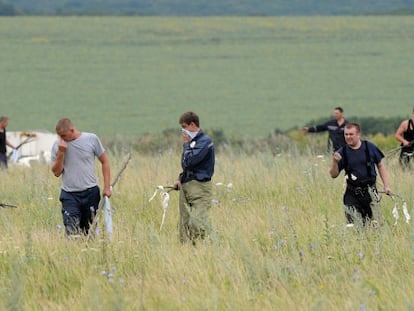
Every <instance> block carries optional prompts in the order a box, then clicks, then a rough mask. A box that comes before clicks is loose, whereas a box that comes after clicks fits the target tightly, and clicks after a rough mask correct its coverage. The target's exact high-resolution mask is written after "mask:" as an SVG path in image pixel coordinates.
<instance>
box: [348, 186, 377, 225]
mask: <svg viewBox="0 0 414 311" xmlns="http://www.w3.org/2000/svg"><path fill="white" fill-rule="evenodd" d="M371 202H372V198H371V196H370V194H369V192H368V188H363V189H360V190H358V191H355V190H351V189H349V188H347V189H346V191H345V194H344V205H345V206H346V210H345V216H346V219H347V221H348V223H350V224H353V223H354V222H355V220H356V218H357V217H359V218H360V219H361V220H362V223H363V224H364V225H365V224H366V222H367V221H370V220H371V219H372V208H371Z"/></svg>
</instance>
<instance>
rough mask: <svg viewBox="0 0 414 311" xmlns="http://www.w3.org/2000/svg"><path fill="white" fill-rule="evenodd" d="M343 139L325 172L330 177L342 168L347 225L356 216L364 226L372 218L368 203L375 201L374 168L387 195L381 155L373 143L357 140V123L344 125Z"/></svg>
mask: <svg viewBox="0 0 414 311" xmlns="http://www.w3.org/2000/svg"><path fill="white" fill-rule="evenodd" d="M345 139H346V143H347V144H346V145H345V146H343V147H341V148H339V150H338V151H336V152H335V153H334V154H333V157H332V166H331V168H330V171H329V173H330V175H331V177H332V178H336V177H338V175H339V173H340V172H341V171H342V170H345V178H346V190H345V194H344V197H343V202H344V205H345V215H346V218H347V221H348V224H354V222H355V221H356V220H357V219H359V220H361V221H362V224H363V225H366V224H367V223H368V222H371V220H373V213H372V207H371V205H372V204H378V203H379V197H378V191H377V188H376V177H377V172H376V169H375V167H377V169H378V172H379V175H380V177H381V180H382V183H383V186H384V191H385V193H386V194H391V189H390V187H389V185H388V177H387V171H386V168H385V164H384V154H383V153H382V151H381V150H380V149H378V147H377V146H376V145H374V144H373V143H371V142H369V141H366V140H361V128H360V126H359V124H357V123H348V124H347V125H346V126H345Z"/></svg>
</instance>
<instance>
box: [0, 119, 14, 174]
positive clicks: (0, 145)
mask: <svg viewBox="0 0 414 311" xmlns="http://www.w3.org/2000/svg"><path fill="white" fill-rule="evenodd" d="M8 125H9V118H8V117H6V116H1V117H0V168H7V146H9V147H10V148H12V149H16V147H15V146H14V145H13V144H12V143H10V142H9V141H8V140H7V135H6V128H7V126H8Z"/></svg>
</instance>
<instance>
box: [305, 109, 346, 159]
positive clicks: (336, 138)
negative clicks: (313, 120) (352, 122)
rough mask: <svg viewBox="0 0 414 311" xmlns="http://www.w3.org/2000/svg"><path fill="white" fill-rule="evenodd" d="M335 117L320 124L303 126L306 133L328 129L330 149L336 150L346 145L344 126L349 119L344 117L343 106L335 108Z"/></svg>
mask: <svg viewBox="0 0 414 311" xmlns="http://www.w3.org/2000/svg"><path fill="white" fill-rule="evenodd" d="M333 115H334V119H333V120H329V121H328V122H326V123H324V124H320V125H315V126H311V127H303V128H302V132H304V133H319V132H324V131H328V133H329V137H328V151H336V150H338V149H339V148H340V147H342V146H344V145H346V142H345V137H344V128H345V125H346V124H347V123H348V121H347V120H346V119H345V118H344V110H343V109H342V108H341V107H336V108H335V109H334V113H333Z"/></svg>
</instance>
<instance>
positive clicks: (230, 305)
mask: <svg viewBox="0 0 414 311" xmlns="http://www.w3.org/2000/svg"><path fill="white" fill-rule="evenodd" d="M110 158H111V164H112V170H113V174H114V175H115V172H117V171H118V169H119V168H120V167H121V165H122V162H123V158H122V157H120V156H114V155H111V156H110ZM178 163H179V155H178V154H174V155H167V154H165V155H160V156H158V157H151V158H150V157H143V156H141V155H138V154H134V155H133V158H132V160H131V162H130V165H129V166H128V168H127V170H126V171H125V172H124V175H123V176H122V178H121V180H120V181H119V183H118V184H117V185H116V188H115V189H114V195H113V197H112V199H111V203H112V207H113V209H114V212H113V222H114V232H113V235H112V239H111V240H109V237H108V236H107V235H105V234H104V224H103V222H102V221H101V222H100V224H99V228H100V233H99V234H98V236H97V239H96V240H95V241H85V242H82V241H69V240H67V239H65V238H64V234H63V229H62V220H61V215H60V203H59V202H58V194H59V184H60V180H59V179H57V178H55V177H54V176H52V174H51V172H50V170H49V168H48V167H47V166H45V165H37V166H34V167H33V168H32V169H26V168H22V167H15V166H12V167H10V169H9V170H8V171H7V172H5V171H2V172H0V174H1V178H0V187H1V189H2V196H1V200H2V202H8V203H14V204H17V205H18V208H17V209H0V309H1V310H65V311H66V310H411V309H413V308H414V294H413V291H412V288H413V287H414V281H413V278H412V276H411V272H410V271H411V269H412V265H413V258H414V257H413V256H414V254H413V247H414V244H413V243H414V231H413V227H412V224H405V223H404V221H403V219H400V221H399V222H398V224H397V225H394V219H393V218H392V215H391V210H392V208H393V202H392V200H391V199H390V198H388V197H384V198H383V199H382V219H383V221H382V222H381V223H382V225H381V227H380V228H379V229H376V230H374V229H371V230H367V231H365V230H362V231H358V230H349V229H347V228H345V216H344V214H343V210H342V205H341V192H342V182H343V179H342V178H338V179H336V180H331V178H330V177H329V176H328V167H329V163H330V159H326V158H325V159H324V158H317V157H315V156H311V155H309V156H302V157H298V156H297V155H295V154H294V153H292V154H288V153H284V154H281V155H280V156H278V157H274V156H272V155H270V154H266V153H263V154H260V155H256V156H235V155H231V154H228V155H224V154H219V155H218V156H217V166H216V172H217V173H216V175H215V177H214V183H223V184H224V185H223V186H215V189H214V199H215V200H216V202H219V203H217V204H214V205H213V207H212V210H211V218H212V221H213V224H214V234H213V235H212V239H211V242H210V243H206V244H199V245H198V246H196V247H192V246H189V245H184V246H182V245H180V244H179V242H178V233H177V222H178V208H177V204H178V194H177V193H171V201H170V206H169V209H168V211H167V216H166V221H165V224H164V227H163V229H162V231H161V232H160V230H159V227H160V223H161V216H162V208H161V202H160V199H159V197H157V199H156V200H154V201H152V202H151V203H148V199H149V197H150V196H151V195H152V193H153V191H154V189H155V187H156V186H157V185H159V184H163V185H168V184H171V183H172V182H173V180H174V179H175V176H176V175H177V172H178V171H179V167H178ZM387 165H388V167H389V172H390V183H391V186H392V189H393V191H394V192H396V193H398V194H400V195H402V196H403V197H404V198H405V199H406V200H407V202H408V207H409V210H410V212H411V213H412V208H413V199H414V198H413V194H412V191H411V190H412V189H411V179H412V174H411V173H410V172H403V171H401V170H400V169H399V167H398V165H397V163H396V161H395V159H392V160H390V161H388V163H387ZM229 183H232V187H231V188H230V187H226V185H228V184H229ZM400 215H401V214H400ZM401 216H402V215H401Z"/></svg>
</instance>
